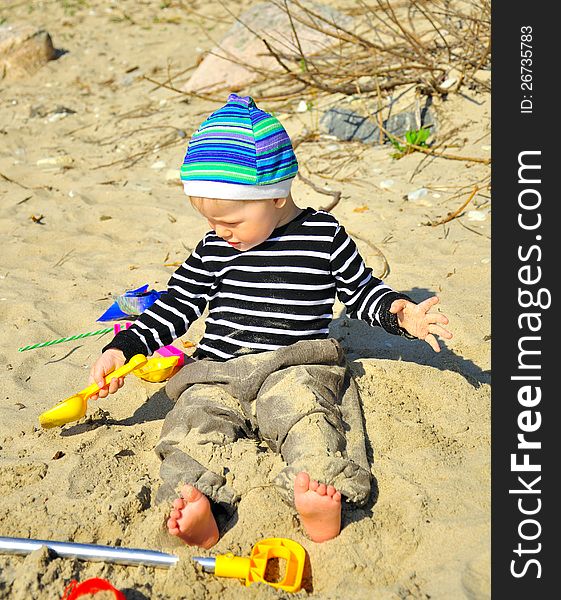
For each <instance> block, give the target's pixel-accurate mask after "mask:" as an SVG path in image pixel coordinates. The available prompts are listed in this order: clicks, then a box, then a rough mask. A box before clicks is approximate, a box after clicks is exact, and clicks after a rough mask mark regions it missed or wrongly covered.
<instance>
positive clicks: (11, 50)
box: [0, 25, 56, 80]
mask: <svg viewBox="0 0 561 600" xmlns="http://www.w3.org/2000/svg"><path fill="white" fill-rule="evenodd" d="M55 55H56V52H55V49H54V47H53V42H52V40H51V36H50V35H49V34H48V33H47V32H46V31H45V30H44V29H37V28H36V27H33V26H32V25H0V80H2V79H18V78H20V77H25V76H26V75H31V74H32V73H35V71H37V70H38V69H40V68H41V67H42V66H43V65H44V64H46V63H47V62H48V61H49V60H52V59H53V58H55Z"/></svg>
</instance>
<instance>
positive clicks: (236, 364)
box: [90, 94, 452, 548]
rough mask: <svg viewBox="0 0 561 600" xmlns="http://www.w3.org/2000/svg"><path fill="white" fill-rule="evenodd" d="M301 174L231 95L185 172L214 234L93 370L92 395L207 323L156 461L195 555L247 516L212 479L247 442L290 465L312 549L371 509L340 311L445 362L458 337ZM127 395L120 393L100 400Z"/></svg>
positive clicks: (281, 480) (266, 119) (272, 129)
mask: <svg viewBox="0 0 561 600" xmlns="http://www.w3.org/2000/svg"><path fill="white" fill-rule="evenodd" d="M297 170H298V164H297V161H296V157H295V155H294V151H293V148H292V144H291V142H290V138H289V137H288V134H287V133H286V131H285V129H284V128H283V126H282V125H281V124H280V123H279V121H278V120H277V119H276V118H275V117H273V116H271V115H270V114H268V113H266V112H264V111H262V110H260V109H259V108H257V106H256V105H255V103H254V101H253V100H252V99H251V98H249V97H239V96H237V95H235V94H231V95H230V96H229V98H228V101H227V103H226V104H225V106H223V107H222V108H220V109H219V110H217V111H215V112H214V113H212V114H211V115H210V116H209V117H208V118H207V119H206V120H205V121H204V122H203V123H202V124H201V126H200V127H199V129H198V130H197V132H196V133H195V134H194V135H193V137H192V139H191V141H190V143H189V146H188V149H187V154H186V156H185V161H184V164H183V167H182V169H181V178H182V180H183V183H184V187H185V192H186V194H187V195H188V196H189V198H190V200H191V202H192V204H193V206H194V207H195V208H196V209H197V211H198V212H199V213H200V214H201V215H203V217H205V218H206V219H207V221H208V223H209V226H210V228H211V231H210V232H209V233H207V234H206V235H205V236H204V238H203V239H202V240H201V241H200V242H199V244H198V245H197V247H196V249H195V250H194V251H193V253H192V254H191V255H190V256H189V257H188V258H187V260H186V261H185V262H184V263H183V265H182V266H181V267H179V268H178V269H177V271H176V272H175V273H174V275H173V276H172V277H171V279H170V281H169V284H168V289H167V292H166V293H165V294H163V295H162V296H161V297H160V299H159V300H158V301H157V302H156V303H155V304H153V305H152V306H151V307H150V308H149V309H148V310H146V311H145V312H144V313H143V314H142V315H141V316H140V317H139V318H138V319H137V320H136V321H135V323H134V324H133V325H132V326H131V327H130V328H129V329H127V330H125V331H121V332H120V333H118V334H117V335H116V336H115V338H114V339H113V340H112V341H111V342H110V343H109V344H108V345H107V346H106V347H105V348H104V349H103V350H104V351H103V354H102V355H101V357H100V358H99V359H98V360H97V362H96V363H95V364H94V365H93V367H92V370H91V377H90V381H92V382H93V381H96V382H98V383H99V384H100V385H101V386H103V385H104V383H103V378H104V376H105V375H106V374H108V373H110V372H111V371H113V370H114V369H116V368H118V367H120V366H121V365H123V364H124V362H125V361H126V360H129V359H130V358H131V357H132V356H133V355H135V354H137V353H141V354H151V353H153V352H154V351H155V350H157V349H158V348H160V347H161V346H164V345H167V344H170V343H171V342H172V341H173V340H174V339H176V338H177V337H179V336H181V335H183V334H184V333H185V332H186V331H187V329H188V327H189V325H190V324H191V323H192V322H193V321H194V320H195V319H197V318H198V317H200V316H201V314H202V313H203V311H204V310H205V308H208V316H207V318H206V320H205V333H204V336H203V338H202V340H201V341H200V343H199V344H198V346H197V350H196V352H195V354H194V358H195V360H194V362H192V363H190V364H188V365H186V366H184V367H183V368H182V369H181V370H180V371H179V373H177V374H176V375H175V376H174V377H172V378H171V379H170V381H169V382H168V384H167V386H166V392H167V394H168V395H169V396H170V398H171V399H172V400H174V401H175V406H174V408H173V409H172V410H171V411H170V412H169V413H168V415H167V416H166V419H165V421H164V425H163V428H162V433H161V435H160V440H159V442H158V444H157V446H156V452H157V453H158V455H159V456H160V458H161V460H162V463H161V470H160V474H161V477H162V480H163V484H162V486H161V488H160V490H159V491H158V500H159V501H160V500H163V499H167V498H171V497H173V496H175V500H174V501H173V507H172V509H171V512H170V515H169V519H168V521H167V526H168V529H169V532H170V533H171V534H172V535H176V536H179V537H180V538H181V539H183V540H184V541H185V542H186V543H187V544H189V545H194V546H200V547H203V548H210V547H211V546H213V545H214V544H216V542H217V541H218V539H219V537H220V529H221V525H222V519H223V518H224V517H225V516H226V517H229V516H230V515H231V514H232V512H233V510H234V508H235V506H236V503H237V501H238V499H239V497H238V495H237V494H236V492H235V490H234V489H233V488H232V487H230V486H229V485H228V484H227V482H226V479H225V477H224V476H223V473H219V472H216V471H222V469H221V468H216V465H214V467H215V468H214V470H213V469H212V468H211V464H210V463H211V462H212V457H213V456H214V457H215V456H216V455H218V456H220V457H223V461H224V462H227V460H228V447H229V445H231V444H232V443H234V442H235V441H236V440H237V439H239V438H241V437H245V436H253V437H255V438H256V439H258V440H264V441H265V442H266V443H267V445H268V446H269V447H270V448H271V449H272V450H273V451H275V452H277V453H279V454H280V455H281V456H282V459H283V461H284V464H285V467H284V468H283V469H282V470H281V472H280V473H278V474H277V475H276V477H275V479H274V483H275V485H276V487H277V489H278V490H279V492H280V493H281V495H282V496H283V497H284V499H286V500H287V501H288V502H289V503H290V504H291V505H292V506H294V508H295V509H296V511H297V513H298V515H299V517H300V522H301V524H302V526H303V528H304V530H305V531H306V533H307V535H308V536H309V538H310V539H311V540H313V541H315V542H323V541H326V540H329V539H332V538H334V537H335V536H337V535H338V534H339V532H340V529H341V502H342V499H343V498H344V499H345V500H346V501H348V502H351V503H355V504H357V505H362V504H364V503H365V502H366V501H367V500H368V497H369V495H370V490H371V475H370V468H369V465H368V461H367V459H366V449H365V432H364V429H363V424H362V414H361V407H360V400H359V397H358V394H357V390H356V386H355V385H354V381H353V379H352V377H351V375H350V372H349V368H348V366H347V364H346V362H345V357H344V354H343V351H342V349H341V347H340V345H339V344H338V342H337V341H336V340H334V339H332V338H329V323H330V321H331V319H332V317H333V305H334V302H335V297H336V295H337V297H338V298H339V299H340V300H341V301H342V302H343V303H344V304H345V306H346V309H347V314H348V315H349V316H351V317H355V318H359V319H363V320H365V321H366V322H367V323H369V324H370V325H372V326H381V327H383V328H384V329H385V330H386V331H388V332H390V333H393V334H396V335H405V336H407V337H416V338H419V339H422V340H425V341H426V342H427V343H428V344H429V345H430V346H431V347H432V348H433V349H434V350H435V352H439V350H440V348H439V345H438V342H437V340H436V337H435V336H436V335H439V336H441V337H443V338H446V339H450V338H451V337H452V334H451V333H450V332H448V331H447V330H446V329H445V328H444V327H443V325H446V324H447V323H448V319H447V318H446V317H445V316H444V315H442V314H440V313H429V310H430V309H431V308H432V307H433V306H434V305H435V304H437V303H438V298H437V297H432V298H429V299H427V300H425V301H424V302H421V303H420V304H415V303H414V302H412V301H411V300H410V299H409V298H408V297H407V296H406V295H404V294H400V293H397V292H395V291H393V290H392V289H391V288H390V287H388V286H387V285H386V284H385V283H384V282H383V281H381V280H379V279H377V278H376V277H374V276H373V275H372V271H371V269H370V268H367V267H366V266H365V264H364V261H363V260H362V258H361V256H360V254H359V253H358V250H357V247H356V245H355V243H354V242H353V241H352V239H351V238H349V236H348V235H347V233H346V232H345V229H344V228H343V227H342V226H341V225H339V223H338V222H337V220H336V219H335V217H333V215H331V214H329V213H327V212H323V211H321V210H320V211H317V210H314V209H311V208H306V209H302V208H300V207H299V206H297V205H296V204H295V203H294V201H293V199H292V196H291V194H290V187H291V183H292V181H293V179H294V177H295V175H296V172H297ZM122 385H123V379H122V378H121V379H118V380H113V381H112V382H111V383H110V384H109V386H106V387H104V388H103V389H101V390H100V392H99V394H98V395H99V397H102V398H103V397H106V396H107V394H109V393H114V392H115V391H117V389H119V388H120V387H121V386H122ZM223 466H224V465H223V464H222V467H223ZM232 468H234V467H232ZM178 487H180V489H181V493H180V497H179V498H178V497H177V495H176V493H175V490H176V488H178Z"/></svg>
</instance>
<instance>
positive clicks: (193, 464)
mask: <svg viewBox="0 0 561 600" xmlns="http://www.w3.org/2000/svg"><path fill="white" fill-rule="evenodd" d="M166 393H167V394H168V396H169V397H170V398H171V399H172V400H173V401H175V406H174V408H173V409H172V410H171V411H170V412H169V413H168V414H167V416H166V418H165V421H164V425H163V427H162V432H161V434H160V440H159V442H158V444H157V446H156V452H157V454H158V455H159V457H160V458H161V460H162V464H161V467H160V476H161V478H162V481H163V484H162V486H161V487H160V489H159V491H158V495H157V501H158V502H161V501H164V500H166V501H167V500H169V499H171V498H175V497H177V492H176V488H177V487H178V485H179V484H182V483H189V484H191V485H193V486H195V487H196V488H197V489H199V490H200V491H201V492H202V493H203V494H205V495H206V496H207V497H208V498H210V499H211V501H213V503H214V504H215V505H217V506H218V507H222V508H223V509H225V511H226V513H227V514H231V513H232V511H233V508H234V507H235V505H236V504H237V502H238V500H239V497H238V495H237V494H236V492H235V490H233V489H232V488H231V487H229V486H228V485H227V484H226V480H225V478H224V477H223V476H222V475H220V474H218V473H215V472H213V471H211V470H210V469H209V468H208V464H206V465H205V463H208V457H209V452H212V451H213V450H214V449H216V447H217V446H218V447H220V446H222V447H223V446H225V445H228V444H231V443H234V442H235V441H236V440H237V439H239V438H241V437H248V436H257V437H258V439H261V440H264V441H265V442H266V443H267V445H268V446H269V447H270V448H271V449H272V450H273V451H274V452H277V453H280V455H281V457H282V459H283V460H284V462H285V463H286V467H285V468H283V469H282V470H281V472H280V473H279V474H278V475H277V476H276V477H275V479H274V484H275V485H276V487H277V489H278V490H279V492H280V493H281V495H282V496H283V498H284V499H285V500H286V501H287V502H289V503H290V504H292V505H293V502H294V492H293V486H294V478H295V476H296V475H297V474H298V473H299V472H300V471H306V472H307V473H309V474H310V476H311V478H312V479H316V480H318V481H321V482H324V483H326V484H331V485H333V486H335V488H336V489H337V490H339V491H340V492H341V494H342V496H344V497H345V498H346V499H347V500H349V501H351V502H353V503H356V504H358V505H363V504H365V503H366V501H367V500H368V497H369V495H370V487H371V476H370V467H369V464H368V460H367V456H366V448H365V431H364V424H363V418H362V410H361V405H360V398H359V396H358V391H357V388H356V384H355V382H354V380H353V379H352V376H351V373H350V370H349V368H348V366H347V364H346V361H345V357H344V353H343V351H342V349H341V347H340V346H339V343H338V342H337V341H336V340H333V339H325V340H309V341H308V340H304V341H300V342H297V343H295V344H293V345H291V346H288V347H285V348H281V349H279V350H275V351H272V352H262V353H257V354H248V355H245V356H240V357H238V358H233V359H230V360H228V361H226V362H218V361H214V360H209V359H203V360H199V361H196V362H194V363H192V364H189V365H186V366H185V367H184V368H183V369H181V370H180V371H179V372H178V373H177V374H176V375H175V376H174V377H172V378H171V379H170V380H169V382H168V383H167V385H166Z"/></svg>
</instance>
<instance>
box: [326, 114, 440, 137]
mask: <svg viewBox="0 0 561 600" xmlns="http://www.w3.org/2000/svg"><path fill="white" fill-rule="evenodd" d="M320 125H321V127H322V129H323V130H324V131H325V133H327V134H328V135H333V136H335V137H337V138H339V139H340V140H345V141H347V142H351V141H355V142H364V143H365V144H379V143H380V129H379V127H378V125H377V124H376V117H375V116H372V117H370V118H367V117H365V116H364V115H360V114H358V113H355V112H353V111H352V110H349V109H347V108H340V107H335V108H330V109H329V110H328V111H326V112H325V113H324V115H323V116H322V118H321V121H320ZM419 125H422V126H424V127H431V131H433V132H434V131H435V129H436V118H435V116H434V114H433V111H432V110H431V109H430V108H427V109H425V110H422V111H421V123H420V124H417V118H416V116H415V113H413V112H401V113H397V114H396V115H392V116H390V117H389V118H388V119H386V120H385V121H384V122H383V127H384V129H385V130H386V131H388V132H389V133H390V134H391V135H394V136H396V137H399V138H404V137H405V134H406V133H407V132H408V131H411V130H416V129H419ZM386 141H387V138H386Z"/></svg>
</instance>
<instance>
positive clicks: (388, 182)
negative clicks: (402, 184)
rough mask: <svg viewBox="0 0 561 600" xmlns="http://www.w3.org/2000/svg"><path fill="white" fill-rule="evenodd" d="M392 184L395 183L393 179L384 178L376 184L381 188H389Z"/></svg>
mask: <svg viewBox="0 0 561 600" xmlns="http://www.w3.org/2000/svg"><path fill="white" fill-rule="evenodd" d="M394 184H395V181H394V180H393V179H384V181H380V183H379V184H378V185H379V186H380V187H381V188H382V189H383V190H389V189H390V188H391V187H392V186H393V185H394Z"/></svg>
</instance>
